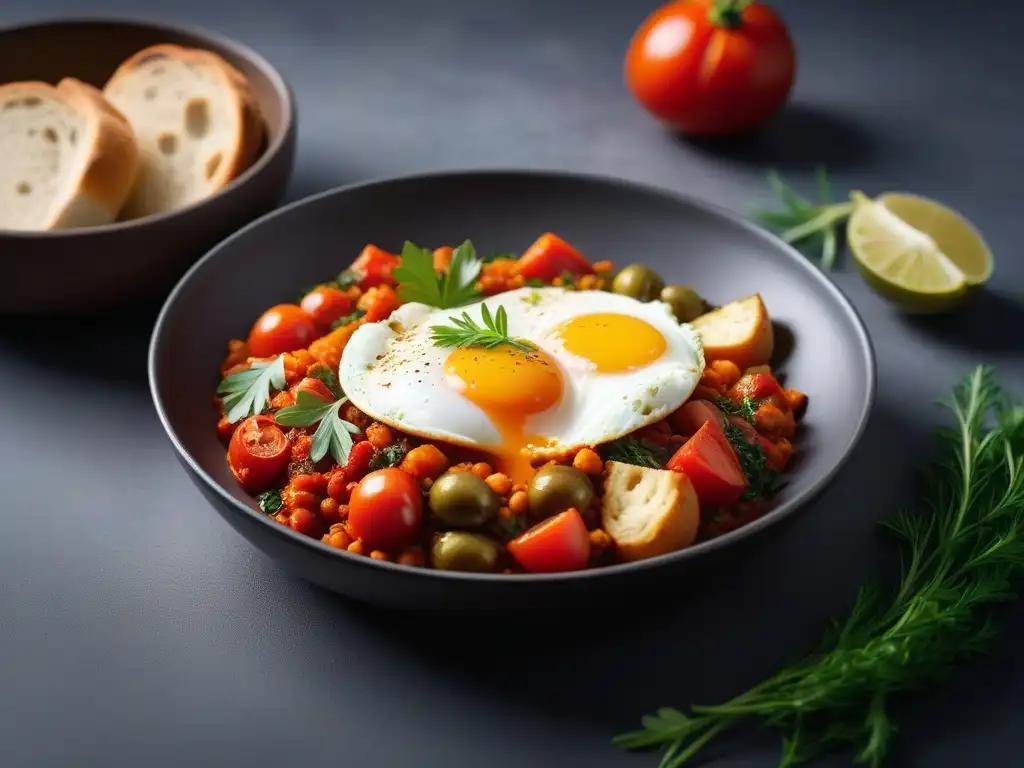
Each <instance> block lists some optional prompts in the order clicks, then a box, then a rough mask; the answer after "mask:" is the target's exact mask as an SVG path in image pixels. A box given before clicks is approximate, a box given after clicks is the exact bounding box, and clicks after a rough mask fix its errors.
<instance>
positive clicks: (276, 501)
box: [256, 489, 284, 515]
mask: <svg viewBox="0 0 1024 768" xmlns="http://www.w3.org/2000/svg"><path fill="white" fill-rule="evenodd" d="M256 503H257V504H259V505H260V509H262V510H263V511H264V512H266V513H267V514H268V515H274V514H277V512H278V510H280V509H281V505H282V504H284V502H283V501H282V500H281V491H280V490H279V489H275V490H273V491H264V492H263V493H261V494H259V495H258V496H257V497H256Z"/></svg>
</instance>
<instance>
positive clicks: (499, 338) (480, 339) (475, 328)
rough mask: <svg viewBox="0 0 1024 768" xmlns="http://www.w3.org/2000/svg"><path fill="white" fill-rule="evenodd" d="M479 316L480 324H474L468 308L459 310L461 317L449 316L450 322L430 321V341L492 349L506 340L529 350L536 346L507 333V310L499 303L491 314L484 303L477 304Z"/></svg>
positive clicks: (446, 345)
mask: <svg viewBox="0 0 1024 768" xmlns="http://www.w3.org/2000/svg"><path fill="white" fill-rule="evenodd" d="M480 317H481V319H482V320H483V323H484V324H483V326H480V325H478V324H477V323H476V321H475V320H473V318H471V317H470V316H469V313H468V312H463V313H462V317H461V318H458V317H453V318H451V322H452V324H451V325H432V326H431V327H430V330H431V332H432V336H431V338H432V339H433V341H434V344H436V345H437V346H439V347H481V348H483V349H493V348H494V347H499V346H501V345H502V344H507V345H509V346H510V347H515V348H516V349H520V350H522V351H523V352H532V351H534V350H535V349H537V345H536V344H534V343H533V342H530V341H527V340H526V339H520V338H516V337H513V336H509V335H508V314H506V312H505V308H504V307H501V306H499V307H498V310H497V311H496V312H495V313H494V314H493V315H492V314H491V310H489V309H488V308H487V305H486V304H481V305H480Z"/></svg>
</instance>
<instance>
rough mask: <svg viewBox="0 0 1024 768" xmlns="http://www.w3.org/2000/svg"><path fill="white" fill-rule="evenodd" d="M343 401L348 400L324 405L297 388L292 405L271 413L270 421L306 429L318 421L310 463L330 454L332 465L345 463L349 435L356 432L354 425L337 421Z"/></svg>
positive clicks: (310, 450)
mask: <svg viewBox="0 0 1024 768" xmlns="http://www.w3.org/2000/svg"><path fill="white" fill-rule="evenodd" d="M346 402H348V399H347V398H342V399H341V400H338V401H337V402H334V403H326V404H325V403H324V401H323V400H321V399H320V398H319V397H317V396H316V395H313V394H310V393H309V392H306V391H304V390H301V389H300V390H299V392H298V394H297V395H296V396H295V405H290V406H288V407H286V408H282V409H281V410H279V411H278V412H277V413H276V414H274V419H275V421H277V423H278V424H281V425H282V426H285V427H309V426H312V425H313V424H316V423H317V422H320V425H319V426H318V427H317V428H316V432H314V433H313V444H312V446H311V447H310V449H309V458H310V460H311V461H314V462H316V461H320V459H322V458H323V457H324V456H326V455H327V453H328V452H330V454H331V456H333V457H334V460H335V462H337V463H338V464H344V463H345V462H346V461H348V452H349V451H350V450H352V435H358V434H359V432H360V430H359V427H357V426H356V425H355V424H350V423H349V422H347V421H345V420H344V419H342V418H341V415H340V410H341V406H342V405H344V404H345V403H346Z"/></svg>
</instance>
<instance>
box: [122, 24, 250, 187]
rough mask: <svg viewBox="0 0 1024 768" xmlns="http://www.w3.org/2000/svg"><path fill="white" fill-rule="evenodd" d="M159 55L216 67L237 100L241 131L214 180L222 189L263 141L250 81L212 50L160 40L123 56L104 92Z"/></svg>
mask: <svg viewBox="0 0 1024 768" xmlns="http://www.w3.org/2000/svg"><path fill="white" fill-rule="evenodd" d="M160 58H167V59H177V60H178V61H183V62H193V63H195V64H201V65H204V66H208V67H213V68H215V69H216V70H218V71H219V72H220V73H221V74H222V76H223V77H224V81H225V85H226V86H227V87H228V89H229V91H230V92H231V93H232V94H233V96H234V98H235V100H236V103H237V105H238V115H239V119H238V125H239V127H240V134H239V135H238V136H237V137H236V139H235V152H234V153H233V156H231V157H225V158H224V160H225V162H222V163H221V164H220V166H219V167H218V169H217V172H216V174H215V177H214V180H213V186H214V188H215V189H217V190H220V189H223V188H224V187H225V186H227V185H228V184H230V183H231V182H232V181H234V180H235V179H236V178H238V177H239V176H240V175H242V173H244V172H245V171H246V170H248V168H249V166H251V165H252V164H253V162H255V160H256V157H257V155H258V154H259V151H260V148H261V147H262V144H263V118H262V115H261V114H260V111H259V106H258V104H257V102H256V99H255V97H254V96H253V94H252V91H251V89H250V87H249V81H248V80H247V79H246V77H245V75H243V74H242V73H241V72H239V71H238V70H237V69H235V67H233V66H232V65H231V64H229V63H228V62H227V61H225V60H224V59H223V58H222V57H220V56H218V55H217V54H215V53H213V52H212V51H205V50H201V49H198V48H186V47H184V46H181V45H174V44H172V43H161V44H159V45H151V46H149V47H148V48H143V49H142V50H141V51H138V52H137V53H135V54H134V55H132V56H130V57H129V58H127V59H125V60H124V61H123V62H122V63H121V65H120V66H119V67H118V68H117V69H116V70H115V71H114V74H113V75H111V76H110V79H109V80H108V81H107V84H106V85H105V86H104V88H103V91H104V93H107V92H109V90H110V89H111V87H112V86H114V85H115V84H116V83H117V81H118V79H119V78H122V77H124V76H126V75H128V74H130V73H131V72H132V71H133V70H134V69H135V68H136V67H138V66H140V65H141V64H144V63H147V62H149V61H152V60H154V59H160Z"/></svg>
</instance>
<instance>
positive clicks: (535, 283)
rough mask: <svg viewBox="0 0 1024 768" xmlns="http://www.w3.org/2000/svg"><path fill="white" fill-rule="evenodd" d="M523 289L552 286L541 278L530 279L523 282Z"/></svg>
mask: <svg viewBox="0 0 1024 768" xmlns="http://www.w3.org/2000/svg"><path fill="white" fill-rule="evenodd" d="M523 287H525V288H550V287H551V286H550V285H548V284H547V283H545V282H544V281H543V280H541V279H540V278H539V277H528V278H526V279H525V280H523Z"/></svg>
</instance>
